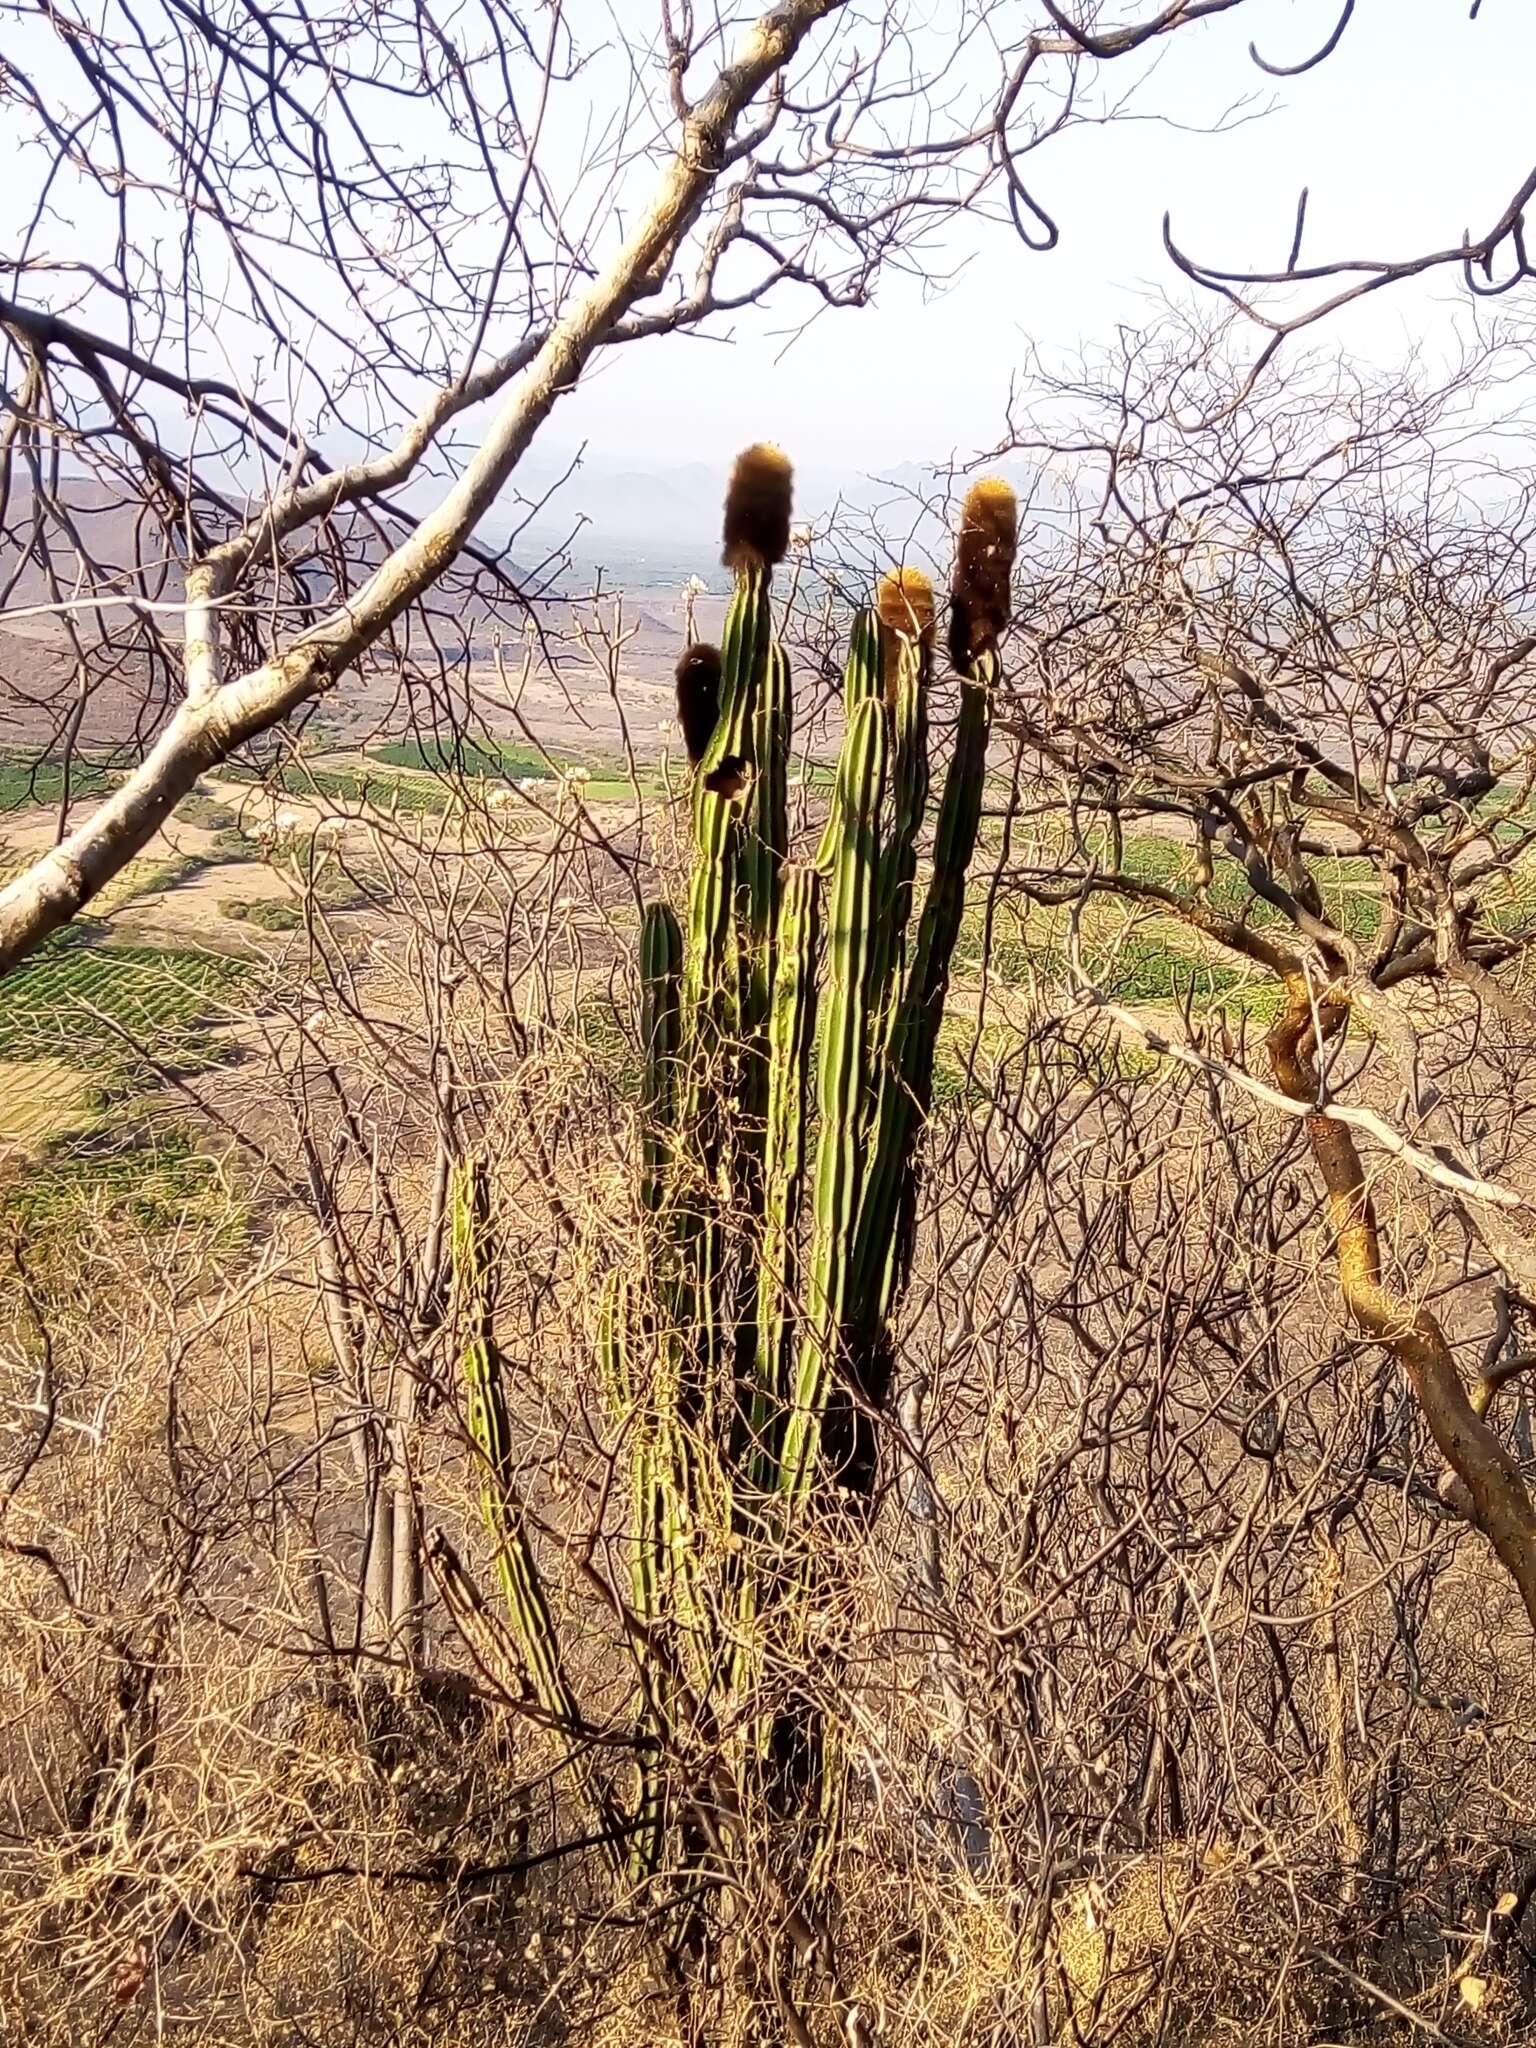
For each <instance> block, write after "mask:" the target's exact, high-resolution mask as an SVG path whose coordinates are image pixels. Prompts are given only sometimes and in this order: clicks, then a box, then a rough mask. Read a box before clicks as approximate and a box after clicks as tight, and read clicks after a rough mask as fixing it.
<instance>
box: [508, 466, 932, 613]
mask: <svg viewBox="0 0 1536 2048" xmlns="http://www.w3.org/2000/svg"><path fill="white" fill-rule="evenodd" d="M573 460H575V458H574V457H567V458H565V459H564V460H561V459H560V458H558V457H553V456H550V455H548V454H545V453H543V452H541V451H539V450H537V449H535V450H530V452H529V454H528V455H527V456H525V457H524V460H523V463H522V465H521V467H520V468H519V470H518V473H517V477H516V479H515V484H516V491H517V496H518V498H519V499H520V500H521V501H522V502H523V504H524V505H525V506H526V507H527V508H528V509H527V510H526V511H525V512H523V513H522V514H521V516H519V515H518V514H516V513H510V514H509V511H508V510H507V509H505V508H506V500H505V499H504V500H503V508H502V509H500V510H499V514H498V515H493V519H492V520H491V521H490V522H488V524H489V525H490V526H491V527H492V529H493V530H494V531H496V533H497V537H498V538H506V537H508V536H513V537H514V539H513V552H514V554H515V555H516V556H518V557H520V558H522V559H525V560H526V559H528V558H530V557H531V556H532V555H533V554H535V553H537V552H539V551H541V550H543V549H545V548H551V547H556V546H558V545H560V544H561V543H564V542H568V544H569V547H570V552H571V555H572V558H573V560H574V563H575V565H576V567H577V569H578V570H579V571H581V572H590V571H591V569H593V568H594V567H601V568H603V569H604V570H606V571H607V573H608V575H609V576H610V578H614V579H617V580H619V581H625V582H630V583H632V584H651V585H653V586H654V585H660V584H666V583H672V582H675V581H681V580H683V579H684V578H686V577H688V576H699V577H701V578H702V579H703V580H704V581H705V582H706V583H708V584H709V585H711V587H715V588H718V587H722V584H721V571H720V539H719V536H720V510H721V501H722V498H723V495H724V491H725V485H726V479H727V477H728V475H729V464H728V463H727V462H721V463H718V464H716V463H704V462H688V463H679V464H672V465H658V466H656V467H654V468H651V467H639V466H636V465H635V464H633V463H625V462H614V461H611V460H606V459H605V458H604V457H603V456H602V455H601V454H600V453H595V452H593V451H591V450H588V451H587V452H586V453H585V454H583V455H582V456H581V457H580V459H579V462H578V463H577V466H576V467H575V468H574V470H572V471H571V473H570V474H569V476H567V474H566V471H567V469H568V468H569V467H570V464H571V462H572V461H573ZM546 494H547V496H548V502H547V503H541V502H540V501H541V500H543V499H545V497H546ZM508 495H509V496H510V493H509V494H508ZM946 496H947V489H946V480H945V479H944V478H943V477H942V476H941V475H939V474H936V473H935V471H933V470H932V469H930V468H927V467H925V466H923V465H921V464H918V463H911V462H908V463H902V464H900V465H898V466H897V467H896V468H894V469H892V470H890V471H889V472H887V473H885V474H883V475H878V476H868V475H862V474H860V473H859V472H857V471H855V470H849V469H835V468H831V467H827V466H817V465H815V464H807V465H805V466H803V467H799V468H797V470H796V476H795V518H796V521H797V522H798V523H804V524H809V525H811V526H813V527H817V528H821V529H823V530H824V529H825V527H826V525H827V523H828V521H829V520H830V519H831V517H832V515H833V513H834V511H835V512H836V515H837V528H838V544H839V551H840V552H843V553H847V554H853V555H855V556H857V555H858V554H860V553H861V552H864V551H865V549H866V547H867V549H868V551H869V552H870V553H871V555H872V556H873V555H874V554H880V555H882V556H886V555H888V552H889V543H890V541H892V540H899V541H900V543H901V544H902V547H903V549H904V550H906V551H909V552H910V551H915V552H918V553H921V552H923V550H924V549H925V548H926V549H928V550H929V551H935V550H936V551H937V552H939V553H940V554H943V553H946V552H947V548H946V546H945V543H944V538H943V526H944V522H943V507H944V504H945V500H946ZM877 531H878V532H880V533H881V534H883V535H884V536H885V537H886V542H885V545H884V546H881V545H878V544H877V543H876V539H875V536H876V533H877Z"/></svg>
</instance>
